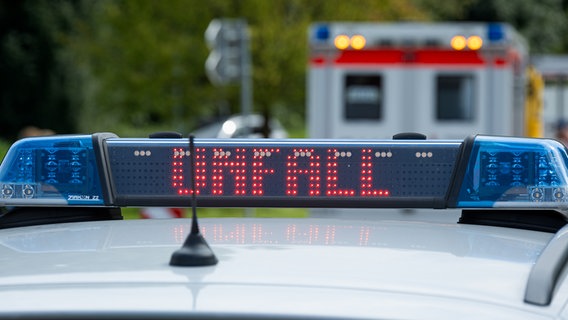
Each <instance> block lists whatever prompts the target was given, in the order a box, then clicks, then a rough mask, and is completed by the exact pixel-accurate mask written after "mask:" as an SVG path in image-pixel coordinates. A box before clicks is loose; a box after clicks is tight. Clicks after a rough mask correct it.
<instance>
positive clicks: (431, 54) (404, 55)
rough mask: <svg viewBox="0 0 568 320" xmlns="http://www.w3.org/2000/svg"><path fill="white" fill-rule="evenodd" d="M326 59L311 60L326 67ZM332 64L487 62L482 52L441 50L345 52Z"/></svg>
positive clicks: (503, 61) (501, 63) (500, 63)
mask: <svg viewBox="0 0 568 320" xmlns="http://www.w3.org/2000/svg"><path fill="white" fill-rule="evenodd" d="M325 63H326V59H325V58H324V57H322V56H315V57H312V59H311V64H312V65H314V66H318V65H324V64H325ZM331 63H332V64H336V65H337V64H339V65H340V64H426V65H429V64H436V65H455V64H459V65H484V64H487V61H486V60H485V59H484V58H483V56H482V53H481V52H480V51H470V50H464V51H455V50H440V49H424V50H399V49H381V50H378V49H377V50H345V51H341V52H339V53H338V56H336V57H335V59H334V60H332V61H331ZM494 64H495V65H497V66H504V65H506V64H508V62H507V60H506V59H504V58H502V57H501V58H497V59H496V60H495V61H494Z"/></svg>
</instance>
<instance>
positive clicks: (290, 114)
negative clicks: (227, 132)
mask: <svg viewBox="0 0 568 320" xmlns="http://www.w3.org/2000/svg"><path fill="white" fill-rule="evenodd" d="M91 11H92V12H93V14H92V17H91V19H92V21H91V22H90V23H87V24H86V23H85V21H84V20H77V21H76V22H75V25H76V28H75V30H77V32H76V33H75V34H74V37H73V41H72V42H70V45H71V48H72V50H73V52H75V53H76V54H77V57H79V58H78V61H80V69H81V70H84V74H85V75H86V78H87V79H88V80H89V81H88V82H87V83H86V89H85V96H86V97H87V99H86V101H85V103H84V105H83V106H82V109H81V110H82V117H81V121H80V128H81V131H84V132H91V131H112V132H116V133H117V134H119V135H121V136H128V135H131V134H133V135H135V134H139V131H140V130H146V131H145V132H144V133H142V134H147V133H148V128H152V129H155V130H166V129H169V130H178V131H181V132H184V133H185V132H187V131H189V130H191V129H192V128H193V127H195V126H196V125H197V124H198V122H199V119H200V118H204V117H212V116H214V115H216V114H218V113H223V112H225V110H226V109H228V110H229V112H230V113H235V112H238V111H239V110H240V109H239V96H238V95H239V91H238V88H237V87H235V86H229V87H227V88H216V87H213V86H212V85H211V83H210V82H209V80H208V79H207V77H206V76H205V70H204V62H205V60H206V58H207V55H208V54H209V49H208V48H207V47H206V45H205V42H204V31H205V29H206V28H207V25H208V24H209V22H210V21H211V20H212V19H214V18H234V17H241V18H245V19H246V20H247V22H248V24H249V27H250V30H251V33H252V41H251V43H252V61H253V66H254V67H253V82H254V85H253V88H254V104H255V109H256V110H257V111H259V112H260V111H262V110H264V109H270V112H271V114H273V115H275V116H277V117H278V118H280V119H281V121H282V122H284V123H285V124H286V125H287V126H288V127H291V129H292V131H294V132H300V131H302V128H303V126H304V123H303V115H304V108H305V106H304V105H305V66H306V51H307V50H306V49H307V48H306V31H307V27H308V25H309V23H311V22H312V21H314V20H334V19H339V18H340V17H343V18H347V19H349V20H393V19H399V18H402V17H413V18H416V17H418V18H425V17H424V16H423V15H422V14H421V13H420V12H419V11H418V10H417V9H416V8H415V7H414V6H413V5H412V4H411V3H410V2H409V1H395V0H393V1H380V2H377V1H373V0H359V1H353V2H347V1H337V0H332V1H326V0H317V1H298V0H296V1H285V0H274V1H264V0H233V1H226V0H212V1H207V2H205V1H200V0H171V1H165V2H164V1H145V0H129V1H106V0H102V1H98V2H95V3H93V4H92V10H91ZM226 106H228V108H227V107H226Z"/></svg>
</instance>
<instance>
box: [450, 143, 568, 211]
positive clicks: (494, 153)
mask: <svg viewBox="0 0 568 320" xmlns="http://www.w3.org/2000/svg"><path fill="white" fill-rule="evenodd" d="M567 164H568V158H567V155H566V149H565V148H564V146H563V145H562V144H561V143H559V142H557V141H554V140H547V139H528V138H504V137H488V136H478V137H476V138H475V140H474V142H473V147H472V149H471V153H470V156H469V159H467V169H466V170H465V174H464V177H463V180H462V184H461V188H460V191H459V196H458V200H457V207H458V208H495V207H515V208H543V207H548V208H560V209H563V208H566V207H567V205H568V173H567V170H566V168H567Z"/></svg>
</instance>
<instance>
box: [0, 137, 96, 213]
mask: <svg viewBox="0 0 568 320" xmlns="http://www.w3.org/2000/svg"><path fill="white" fill-rule="evenodd" d="M0 205H4V206H35V205H53V206H60V205H88V206H91V205H104V199H103V194H102V191H101V183H100V180H99V173H98V170H97V161H96V156H95V152H94V150H93V141H92V136H90V135H81V136H52V137H39V138H38V137H36V138H27V139H22V140H19V141H17V142H16V143H14V145H13V146H12V147H11V148H10V150H9V151H8V154H7V155H6V157H5V159H4V161H3V162H2V165H1V166H0Z"/></svg>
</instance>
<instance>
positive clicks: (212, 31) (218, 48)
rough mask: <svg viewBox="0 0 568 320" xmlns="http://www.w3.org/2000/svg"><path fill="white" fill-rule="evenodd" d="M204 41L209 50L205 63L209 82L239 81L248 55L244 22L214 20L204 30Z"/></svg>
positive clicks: (218, 83)
mask: <svg viewBox="0 0 568 320" xmlns="http://www.w3.org/2000/svg"><path fill="white" fill-rule="evenodd" d="M205 41H206V42H207V45H208V46H209V49H211V53H210V54H209V57H208V58H207V60H206V61H205V70H206V72H207V76H208V77H209V80H211V82H212V83H213V84H215V85H226V84H229V83H236V82H239V81H241V77H242V76H243V72H245V68H246V67H247V66H246V65H245V64H246V61H247V60H246V58H248V54H249V52H248V30H247V23H246V21H245V20H242V19H214V20H212V21H211V22H210V23H209V26H208V27H207V30H205Z"/></svg>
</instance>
